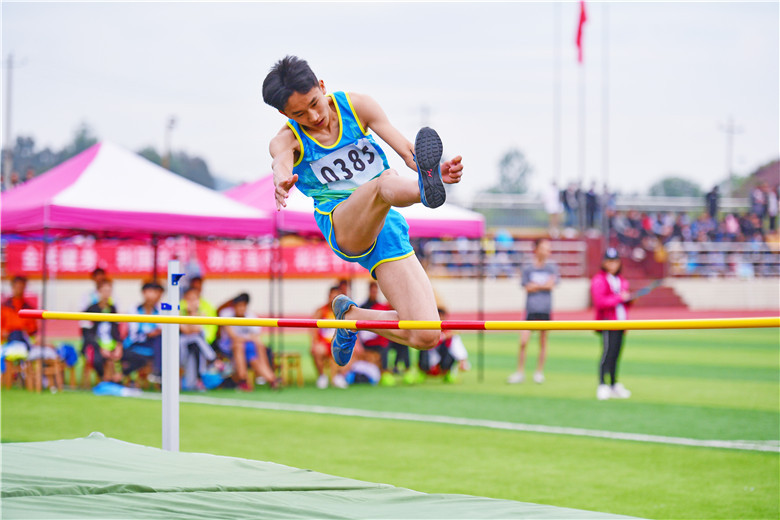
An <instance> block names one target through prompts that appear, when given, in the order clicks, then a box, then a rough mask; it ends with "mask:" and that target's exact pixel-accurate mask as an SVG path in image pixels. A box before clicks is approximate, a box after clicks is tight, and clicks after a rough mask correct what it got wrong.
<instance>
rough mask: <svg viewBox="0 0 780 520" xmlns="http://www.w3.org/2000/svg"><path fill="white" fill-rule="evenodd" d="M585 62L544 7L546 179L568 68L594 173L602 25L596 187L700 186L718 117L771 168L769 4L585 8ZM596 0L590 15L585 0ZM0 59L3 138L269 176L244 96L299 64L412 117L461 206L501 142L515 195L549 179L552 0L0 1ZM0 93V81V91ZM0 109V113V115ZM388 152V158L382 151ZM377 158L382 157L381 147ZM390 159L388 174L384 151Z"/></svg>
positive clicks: (566, 17) (566, 149) (569, 127)
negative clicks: (453, 175) (8, 101)
mask: <svg viewBox="0 0 780 520" xmlns="http://www.w3.org/2000/svg"><path fill="white" fill-rule="evenodd" d="M587 7H588V22H587V24H586V26H585V63H584V67H581V66H578V64H577V59H576V47H575V45H574V38H575V33H576V27H577V20H578V17H579V5H578V4H577V3H565V4H561V5H560V8H559V12H560V21H561V22H560V40H559V41H560V49H561V73H562V76H561V88H562V91H561V92H562V125H563V126H562V148H561V165H562V176H561V180H562V181H564V182H566V181H569V180H574V179H577V178H578V177H579V175H580V173H581V171H580V167H579V164H580V156H581V155H580V154H581V150H580V148H579V143H580V136H579V128H580V127H579V121H580V120H579V115H580V113H579V105H578V93H579V89H580V76H581V75H583V76H584V82H585V83H584V85H585V92H586V103H585V122H586V132H585V145H586V146H585V154H584V155H585V168H584V178H585V179H586V182H587V183H590V182H591V181H593V180H596V181H598V182H599V184H600V183H601V182H602V179H603V176H602V175H603V170H604V168H603V166H604V161H603V149H604V148H603V145H604V141H603V134H602V114H603V105H602V92H603V88H604V84H603V78H604V74H603V72H604V68H603V65H604V61H603V55H604V46H603V35H604V33H605V15H608V20H609V23H608V24H607V26H606V29H607V34H608V42H609V45H608V56H609V62H608V63H609V76H608V89H609V140H608V150H609V153H608V158H609V161H608V170H609V182H610V185H611V186H614V187H615V188H616V189H619V190H621V191H623V192H633V191H644V190H646V189H647V187H648V186H650V185H651V184H652V183H653V182H654V181H656V180H658V179H660V178H661V177H663V176H664V175H667V174H679V175H682V176H685V177H688V178H690V179H692V180H695V181H697V182H698V183H700V184H701V185H702V186H703V187H705V188H709V187H711V185H712V184H713V183H715V182H716V181H719V180H721V179H722V178H724V177H725V175H726V170H727V168H726V136H725V134H724V132H723V131H721V129H720V128H721V127H722V126H723V125H725V123H726V122H727V121H728V118H729V116H730V115H733V117H734V119H735V122H736V124H737V125H738V126H739V127H741V129H742V133H740V134H739V135H737V136H736V138H735V141H734V169H735V170H736V172H737V173H739V174H744V173H748V172H750V171H752V170H753V169H755V168H756V167H757V166H759V165H761V164H763V163H765V162H767V161H769V160H772V159H774V158H777V157H778V155H779V152H778V147H779V144H778V143H779V142H780V135H779V134H778V126H779V121H778V112H779V111H780V107H779V106H778V105H779V102H778V100H779V98H780V92H779V89H778V78H779V77H780V71H779V70H778V60H779V57H778V48H779V45H780V42H779V41H778V16H779V13H778V3H777V2H771V3H747V2H735V3H632V2H615V3H610V4H607V5H606V6H605V4H600V3H595V2H588V3H587ZM605 7H606V8H605ZM1 8H2V52H3V56H4V57H5V56H7V55H8V53H9V52H13V53H14V57H15V59H16V61H17V62H18V61H23V62H24V63H23V66H21V67H20V68H18V69H16V70H15V71H14V76H13V80H14V83H13V110H12V115H13V119H12V133H13V134H14V135H32V136H34V137H35V138H36V140H37V142H38V144H39V145H48V146H54V147H60V146H62V145H63V144H65V143H66V142H67V141H68V140H69V139H70V138H71V137H72V134H73V132H74V129H75V128H76V127H77V126H78V125H79V124H80V123H81V122H86V123H87V124H88V125H89V126H90V127H91V128H92V129H93V131H94V132H95V133H96V134H97V135H98V136H99V137H100V138H102V139H106V140H110V141H113V142H115V143H117V144H119V145H122V146H125V147H127V148H130V149H133V150H137V149H139V148H141V147H143V146H146V145H153V146H155V147H157V148H158V149H162V147H163V136H164V127H165V122H166V120H167V118H168V117H169V116H170V115H175V116H176V118H177V120H178V124H177V126H176V128H175V130H174V131H173V144H174V149H175V150H184V151H187V152H188V153H191V154H195V155H200V156H202V157H204V158H205V159H206V160H207V161H208V163H209V166H210V167H211V169H212V171H213V172H215V173H216V174H218V175H220V176H223V177H225V178H228V179H231V180H253V179H256V178H257V177H259V176H261V175H263V174H265V173H267V172H268V171H269V169H270V158H269V155H268V151H267V150H268V141H269V139H270V138H271V137H272V136H273V135H274V134H275V133H276V132H277V131H278V129H279V128H280V127H281V126H282V124H283V122H284V121H283V119H282V117H281V115H280V114H278V113H277V112H275V111H274V110H273V109H272V108H270V107H268V106H266V105H264V104H263V102H262V97H261V94H260V86H261V84H262V81H263V78H264V77H265V75H266V73H267V72H268V69H269V68H270V67H271V65H272V64H273V63H274V61H275V60H277V59H279V58H281V57H283V56H284V55H286V54H295V55H298V56H300V57H303V58H305V59H307V60H308V61H309V64H310V65H311V66H312V68H313V69H314V71H315V73H316V74H317V75H318V76H320V77H321V78H322V79H324V80H325V84H326V87H328V88H329V89H330V90H331V91H333V90H347V91H355V92H362V93H367V94H370V95H372V96H373V97H374V98H375V99H376V100H378V101H379V103H380V104H381V105H382V106H383V107H384V109H385V111H386V112H387V113H388V115H389V117H390V120H391V121H392V122H393V123H394V124H395V125H396V126H397V127H398V128H399V129H400V130H401V131H402V132H403V133H404V134H405V135H406V136H407V137H408V138H409V139H410V140H413V139H414V135H415V133H416V131H417V129H418V127H419V126H420V124H421V123H422V122H423V119H424V116H423V107H426V106H427V107H429V110H430V115H429V116H428V119H427V121H426V122H428V123H429V124H430V125H431V126H433V127H434V128H436V129H437V130H438V131H439V133H440V135H441V136H442V138H443V140H444V143H445V153H446V154H448V155H450V156H451V155H454V154H462V155H463V157H464V163H465V165H466V168H467V169H466V171H465V175H464V180H463V182H462V185H461V186H460V187H459V189H458V191H457V193H456V195H457V196H458V197H459V198H461V199H468V198H469V197H470V195H471V194H472V193H474V192H475V191H477V190H479V189H483V188H487V187H489V186H490V185H491V184H493V183H495V182H496V180H497V169H498V168H497V164H498V162H499V160H500V158H501V156H502V155H503V154H504V153H505V152H506V151H507V150H508V149H510V148H513V147H517V148H519V149H521V150H522V151H523V152H524V153H525V154H526V156H527V158H528V160H529V162H530V163H531V165H532V166H533V168H534V177H533V183H532V188H533V189H534V190H539V189H540V188H541V187H542V186H544V184H545V183H546V182H549V180H550V179H552V177H553V164H554V161H553V157H554V148H553V123H554V119H553V107H554V104H553V91H554V70H555V68H554V63H555V60H554V56H555V37H554V36H555V23H554V20H555V6H554V5H553V4H552V3H490V4H488V3H428V4H420V3H317V4H314V3H254V4H252V3H230V4H225V3H208V4H205V3H167V4H157V3H120V4H117V3H67V4H62V3H45V4H44V3H8V2H3V3H2V7H1ZM3 87H5V79H4V80H3ZM3 117H5V111H4V112H3ZM388 151H389V150H388ZM388 155H391V154H390V153H389V154H388ZM391 165H393V166H394V167H396V168H398V169H402V168H404V166H403V163H402V162H401V161H400V160H399V159H398V158H397V156H394V155H393V156H392V157H391Z"/></svg>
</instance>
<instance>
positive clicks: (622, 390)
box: [612, 383, 631, 399]
mask: <svg viewBox="0 0 780 520" xmlns="http://www.w3.org/2000/svg"><path fill="white" fill-rule="evenodd" d="M612 397H614V398H616V399H628V398H629V397H631V391H629V390H628V389H626V387H625V386H623V384H622V383H615V384H614V385H612Z"/></svg>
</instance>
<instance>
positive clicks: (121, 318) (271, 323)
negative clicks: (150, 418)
mask: <svg viewBox="0 0 780 520" xmlns="http://www.w3.org/2000/svg"><path fill="white" fill-rule="evenodd" d="M19 316H20V317H22V318H29V319H44V320H73V321H82V320H83V321H107V322H119V323H157V324H175V325H228V326H230V325H234V326H236V325H240V326H245V327H272V328H276V327H289V328H299V329H300V328H319V329H353V330H371V329H373V330H378V329H396V330H505V331H510V330H686V329H746V328H778V327H780V316H776V317H775V316H770V317H754V318H716V319H686V320H625V321H613V320H606V321H602V320H580V321H523V320H518V321H490V320H487V321H477V320H444V321H417V320H398V321H387V320H321V319H320V320H318V319H293V318H235V317H229V318H227V317H225V318H223V317H213V316H176V315H168V316H166V315H157V314H155V315H149V314H110V313H100V312H60V311H46V310H40V309H24V310H21V311H19Z"/></svg>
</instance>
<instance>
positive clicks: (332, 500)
mask: <svg viewBox="0 0 780 520" xmlns="http://www.w3.org/2000/svg"><path fill="white" fill-rule="evenodd" d="M0 448H1V449H2V517H3V518H5V519H9V518H48V519H54V518H144V519H151V518H160V519H163V518H164V519H174V518H361V519H363V518H366V519H368V518H400V519H404V520H410V519H413V518H442V519H444V518H447V519H450V518H453V519H454V518H543V519H544V518H567V519H568V518H570V519H578V518H628V517H624V516H617V515H609V514H605V513H596V512H591V511H580V510H576V509H565V508H560V507H553V506H546V505H537V504H527V503H523V502H515V501H511V500H496V499H491V498H482V497H474V496H468V495H444V494H426V493H419V492H417V491H412V490H409V489H403V488H398V487H394V486H390V485H387V484H374V483H371V482H361V481H359V480H351V479H348V478H341V477H334V476H332V475H325V474H323V473H317V472H314V471H309V470H305V469H298V468H291V467H289V466H282V465H280V464H274V463H271V462H259V461H254V460H247V459H239V458H233V457H222V456H216V455H208V454H204V453H171V452H167V451H163V450H160V449H157V448H150V447H147V446H140V445H137V444H130V443H127V442H123V441H119V440H116V439H111V438H107V437H105V436H104V435H103V434H101V433H93V434H92V435H90V436H89V437H85V438H83V439H73V440H61V441H49V442H29V443H7V444H2V445H0Z"/></svg>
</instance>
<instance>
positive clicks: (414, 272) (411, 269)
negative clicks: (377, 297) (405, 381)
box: [344, 255, 441, 350]
mask: <svg viewBox="0 0 780 520" xmlns="http://www.w3.org/2000/svg"><path fill="white" fill-rule="evenodd" d="M374 274H376V278H377V282H378V283H379V288H380V289H381V290H382V293H383V294H384V295H385V298H387V302H388V303H389V304H390V306H391V307H392V308H393V309H394V311H376V310H370V309H361V308H359V307H357V306H355V307H351V308H350V309H349V311H348V312H347V313H346V314H345V315H344V318H345V319H348V320H425V321H439V311H438V309H437V307H436V298H435V296H434V295H433V287H432V286H431V282H430V280H428V275H427V274H426V273H425V270H424V269H423V267H422V265H420V262H419V260H417V257H416V256H414V255H412V256H409V257H407V258H404V259H402V260H394V261H392V262H385V263H383V264H380V265H378V266H377V268H376V270H375V271H374ZM373 332H375V333H377V334H379V335H380V336H384V337H386V338H388V339H390V340H392V341H395V342H396V343H402V344H404V345H409V346H410V347H414V348H416V349H420V350H427V349H429V348H433V347H435V346H436V345H438V344H439V339H440V337H441V332H440V331H439V330H389V329H377V330H374V331H373Z"/></svg>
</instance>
